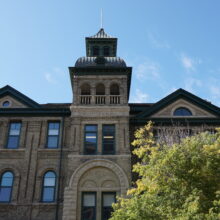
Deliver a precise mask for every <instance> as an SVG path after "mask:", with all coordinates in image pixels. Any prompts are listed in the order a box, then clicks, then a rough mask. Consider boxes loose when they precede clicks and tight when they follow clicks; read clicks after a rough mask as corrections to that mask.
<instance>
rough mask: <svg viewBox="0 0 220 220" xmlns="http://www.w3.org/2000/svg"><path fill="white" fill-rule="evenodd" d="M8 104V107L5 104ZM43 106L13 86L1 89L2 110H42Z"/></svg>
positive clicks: (0, 101)
mask: <svg viewBox="0 0 220 220" xmlns="http://www.w3.org/2000/svg"><path fill="white" fill-rule="evenodd" d="M5 102H8V106H4V103H5ZM40 107H41V106H40V105H39V104H38V103H37V102H35V101H33V100H32V99H30V98H29V97H27V96H25V95H24V94H22V93H20V92H19V91H17V90H16V89H14V88H12V87H11V86H8V85H7V86H5V87H3V88H1V89H0V108H40Z"/></svg>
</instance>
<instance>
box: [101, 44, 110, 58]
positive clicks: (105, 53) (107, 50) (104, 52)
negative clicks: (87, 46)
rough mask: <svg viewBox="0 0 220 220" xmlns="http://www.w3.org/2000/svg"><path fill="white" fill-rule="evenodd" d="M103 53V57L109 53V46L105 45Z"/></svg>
mask: <svg viewBox="0 0 220 220" xmlns="http://www.w3.org/2000/svg"><path fill="white" fill-rule="evenodd" d="M103 55H104V57H107V56H109V55H110V48H109V47H107V46H106V47H104V48H103Z"/></svg>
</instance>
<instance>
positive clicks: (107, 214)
mask: <svg viewBox="0 0 220 220" xmlns="http://www.w3.org/2000/svg"><path fill="white" fill-rule="evenodd" d="M112 211H113V208H112V207H103V208H102V220H108V219H110V217H111V213H112Z"/></svg>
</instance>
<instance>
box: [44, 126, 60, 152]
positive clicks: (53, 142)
mask: <svg viewBox="0 0 220 220" xmlns="http://www.w3.org/2000/svg"><path fill="white" fill-rule="evenodd" d="M59 133H60V123H59V122H49V123H48V135H47V148H57V147H58V144H59Z"/></svg>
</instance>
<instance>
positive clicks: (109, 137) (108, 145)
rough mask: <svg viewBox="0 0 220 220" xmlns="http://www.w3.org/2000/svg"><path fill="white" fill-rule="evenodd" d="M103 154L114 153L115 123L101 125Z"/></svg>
mask: <svg viewBox="0 0 220 220" xmlns="http://www.w3.org/2000/svg"><path fill="white" fill-rule="evenodd" d="M102 142H103V143H102V144H103V154H114V151H115V146H114V145H115V125H103V137H102Z"/></svg>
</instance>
